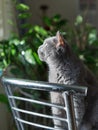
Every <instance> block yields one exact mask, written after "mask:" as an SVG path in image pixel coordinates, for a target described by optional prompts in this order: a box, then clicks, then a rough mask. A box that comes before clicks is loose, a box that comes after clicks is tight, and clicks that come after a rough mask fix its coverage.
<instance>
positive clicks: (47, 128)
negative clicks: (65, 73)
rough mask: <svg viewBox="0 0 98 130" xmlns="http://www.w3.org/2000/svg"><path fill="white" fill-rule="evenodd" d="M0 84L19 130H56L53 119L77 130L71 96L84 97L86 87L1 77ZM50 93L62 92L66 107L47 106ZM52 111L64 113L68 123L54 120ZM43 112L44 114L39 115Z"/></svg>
mask: <svg viewBox="0 0 98 130" xmlns="http://www.w3.org/2000/svg"><path fill="white" fill-rule="evenodd" d="M1 81H2V84H3V86H4V87H5V91H6V95H7V97H8V100H9V104H10V107H11V110H12V113H13V117H14V119H15V123H16V126H17V129H18V130H57V129H56V128H54V127H53V124H52V120H53V119H57V120H61V121H65V122H67V123H68V130H77V127H76V121H75V114H74V106H73V93H77V94H81V95H83V96H85V95H86V94H87V88H86V87H83V86H81V87H79V86H68V85H61V84H53V83H47V82H41V81H31V80H24V79H15V78H7V77H2V79H1ZM51 91H55V92H62V96H63V98H64V101H65V103H66V107H65V106H60V105H58V104H53V103H51V102H49V92H51ZM51 107H57V108H58V109H63V110H64V111H66V115H67V119H66V118H61V117H56V116H53V115H52V114H51ZM42 111H44V113H41V112H42ZM47 112H48V114H47ZM38 120H40V121H38ZM42 120H44V123H42ZM62 130H63V129H62Z"/></svg>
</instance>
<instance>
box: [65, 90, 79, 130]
mask: <svg viewBox="0 0 98 130" xmlns="http://www.w3.org/2000/svg"><path fill="white" fill-rule="evenodd" d="M63 97H64V101H65V105H66V114H67V120H68V130H77V127H76V120H75V111H74V104H73V94H72V93H71V92H64V93H63Z"/></svg>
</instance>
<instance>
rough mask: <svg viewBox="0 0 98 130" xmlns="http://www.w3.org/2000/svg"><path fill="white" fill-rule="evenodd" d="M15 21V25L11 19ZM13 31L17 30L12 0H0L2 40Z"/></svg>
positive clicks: (0, 35)
mask: <svg viewBox="0 0 98 130" xmlns="http://www.w3.org/2000/svg"><path fill="white" fill-rule="evenodd" d="M11 20H12V21H13V23H14V24H13V25H12V24H10V22H9V21H11ZM11 32H17V29H16V20H15V12H14V6H13V2H12V0H0V40H2V39H7V38H8V37H9V36H10V33H11Z"/></svg>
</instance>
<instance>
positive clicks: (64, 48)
mask: <svg viewBox="0 0 98 130" xmlns="http://www.w3.org/2000/svg"><path fill="white" fill-rule="evenodd" d="M60 42H61V43H60ZM38 55H39V58H40V60H42V61H44V62H46V63H47V64H48V66H49V82H52V83H61V84H68V85H79V86H80V85H83V86H88V88H89V89H88V95H87V98H86V100H85V99H84V97H82V96H81V97H80V96H79V97H77V96H74V105H75V116H76V119H77V126H79V130H92V129H93V126H94V125H95V124H96V122H98V87H97V86H98V83H97V82H96V79H95V77H94V76H93V75H92V73H91V72H90V71H89V69H87V68H86V67H85V66H84V64H83V63H82V62H81V60H80V59H79V58H78V57H77V56H76V55H75V54H74V53H73V51H72V49H71V47H70V45H69V44H68V43H67V41H66V40H65V39H64V38H63V36H62V35H61V34H60V33H59V32H57V34H56V36H54V37H50V38H47V39H46V40H45V41H44V43H43V45H41V46H40V47H39V49H38ZM50 97H51V102H53V103H57V104H61V105H64V101H63V98H62V94H61V93H56V92H51V93H50ZM85 104H87V106H86V105H85ZM52 113H53V115H56V116H61V117H65V116H66V115H65V113H64V112H63V111H62V110H58V109H57V108H52ZM54 126H55V127H56V128H59V129H60V127H63V128H64V129H65V130H67V125H66V123H64V122H60V121H57V120H54ZM96 130H97V129H96Z"/></svg>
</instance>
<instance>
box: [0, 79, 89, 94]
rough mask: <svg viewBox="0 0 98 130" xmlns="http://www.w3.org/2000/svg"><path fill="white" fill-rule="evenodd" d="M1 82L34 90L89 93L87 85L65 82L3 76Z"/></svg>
mask: <svg viewBox="0 0 98 130" xmlns="http://www.w3.org/2000/svg"><path fill="white" fill-rule="evenodd" d="M1 82H2V84H3V85H4V86H6V85H10V86H12V87H19V88H27V89H33V90H43V91H44V90H45V91H58V92H61V91H68V92H73V93H77V94H79V95H83V96H86V95H87V87H86V86H77V85H65V84H56V83H49V82H44V81H33V80H26V79H18V78H8V77H2V79H1Z"/></svg>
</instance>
